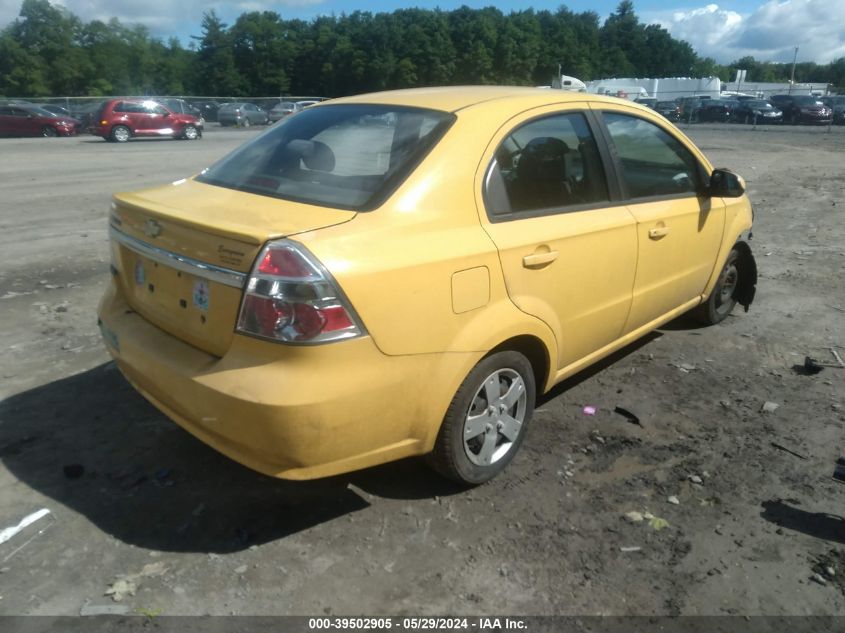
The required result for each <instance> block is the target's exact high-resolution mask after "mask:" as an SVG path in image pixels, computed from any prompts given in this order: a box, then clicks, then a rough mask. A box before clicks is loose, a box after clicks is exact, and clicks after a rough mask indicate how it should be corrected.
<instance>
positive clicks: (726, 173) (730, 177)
mask: <svg viewBox="0 0 845 633" xmlns="http://www.w3.org/2000/svg"><path fill="white" fill-rule="evenodd" d="M709 193H710V195H711V196H714V197H718V198H739V197H740V196H741V195H742V194H744V193H745V179H744V178H743V177H742V176H740V175H739V174H735V173H733V172H732V171H730V170H728V169H714V170H713V173H712V174H710V187H709Z"/></svg>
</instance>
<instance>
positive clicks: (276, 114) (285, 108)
mask: <svg viewBox="0 0 845 633" xmlns="http://www.w3.org/2000/svg"><path fill="white" fill-rule="evenodd" d="M300 110H302V106H301V105H299V104H298V103H295V102H293V101H281V102H279V103H277V104H276V105H274V106H273V107H272V108H270V111H269V112H267V117H268V119H269V120H270V123H275V122H276V121H278V120H280V119H284V118H285V117H286V116H289V115H291V114H293V113H295V112H299V111H300Z"/></svg>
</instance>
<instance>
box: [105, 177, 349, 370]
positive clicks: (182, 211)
mask: <svg viewBox="0 0 845 633" xmlns="http://www.w3.org/2000/svg"><path fill="white" fill-rule="evenodd" d="M355 215H356V214H355V212H354V211H344V210H338V209H330V208H326V207H318V206H311V205H307V204H301V203H296V202H289V201H286V200H279V199H276V198H270V197H266V196H259V195H255V194H251V193H244V192H240V191H235V190H231V189H226V188H223V187H217V186H213V185H207V184H203V183H199V182H196V181H194V180H185V181H177V182H176V183H174V184H173V185H169V186H165V187H159V188H156V189H148V190H144V191H139V192H133V193H121V194H117V195H115V197H114V203H113V208H112V213H111V217H110V220H109V222H110V232H111V249H112V261H113V265H114V266H115V268H116V269H117V274H118V275H119V277H120V283H121V285H122V287H123V290H124V293H125V295H126V298H127V300H128V302H129V304H130V305H131V306H132V308H133V309H134V310H136V311H137V312H138V313H139V314H140V315H141V316H143V317H144V318H145V319H147V320H148V321H150V322H151V323H153V324H154V325H156V326H157V327H159V328H161V329H162V330H164V331H166V332H168V333H169V334H172V335H173V336H176V337H178V338H179V339H181V340H183V341H185V342H187V343H189V344H191V345H193V346H195V347H197V348H199V349H202V350H204V351H206V352H208V353H210V354H214V355H216V356H222V355H224V354H225V353H226V351H227V350H228V349H229V345H230V344H231V341H232V336H233V334H234V329H235V324H236V322H237V318H238V309H239V308H240V302H241V296H242V292H243V284H244V283H245V281H246V279H247V278H248V277H249V272H250V270H251V268H252V265H253V262H254V261H255V257H256V256H257V254H258V252H259V251H260V250H261V247H262V246H263V245H264V243H265V242H267V241H268V240H272V239H278V238H281V237H286V236H291V235H296V234H297V233H303V232H305V231H313V230H316V229H320V228H324V227H327V226H333V225H335V224H341V223H343V222H348V221H349V220H351V219H352V218H354V217H355Z"/></svg>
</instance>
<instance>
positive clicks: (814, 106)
mask: <svg viewBox="0 0 845 633" xmlns="http://www.w3.org/2000/svg"><path fill="white" fill-rule="evenodd" d="M769 101H770V102H771V104H772V105H773V106H775V107H776V108H780V110H781V111H782V112H783V120H784V121H785V122H787V123H791V124H792V125H798V124H799V123H820V124H827V123H830V122H831V121H833V110H831V109H830V108H829V107H827V106H826V105H825V104H824V103H823V102H822V101H821V99H820V98H819V97H813V96H811V95H772V97H771V98H770V99H769Z"/></svg>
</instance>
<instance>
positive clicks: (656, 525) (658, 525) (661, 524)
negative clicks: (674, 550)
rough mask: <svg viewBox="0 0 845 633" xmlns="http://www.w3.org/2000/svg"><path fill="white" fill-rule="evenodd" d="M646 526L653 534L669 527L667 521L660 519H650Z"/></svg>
mask: <svg viewBox="0 0 845 633" xmlns="http://www.w3.org/2000/svg"><path fill="white" fill-rule="evenodd" d="M648 524H649V526H651V528H652V529H654V531H655V532H659V531H660V530H662V529H664V528H667V527H669V521H667V520H666V519H661V518H660V517H652V518H651V520H649V522H648Z"/></svg>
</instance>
